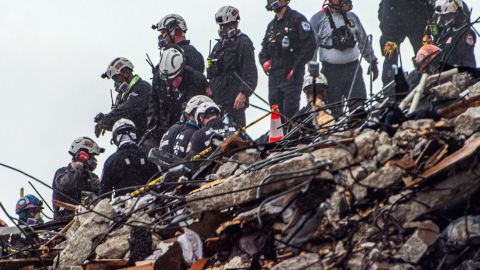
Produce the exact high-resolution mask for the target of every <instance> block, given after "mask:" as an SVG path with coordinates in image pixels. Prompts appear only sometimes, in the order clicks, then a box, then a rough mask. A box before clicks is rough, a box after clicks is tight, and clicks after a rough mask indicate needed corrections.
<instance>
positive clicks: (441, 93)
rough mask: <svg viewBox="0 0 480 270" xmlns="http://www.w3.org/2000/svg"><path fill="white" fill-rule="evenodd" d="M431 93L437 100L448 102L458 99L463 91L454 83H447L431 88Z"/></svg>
mask: <svg viewBox="0 0 480 270" xmlns="http://www.w3.org/2000/svg"><path fill="white" fill-rule="evenodd" d="M429 92H430V93H432V94H433V95H434V96H435V99H436V100H446V99H453V98H457V97H458V95H459V94H460V92H462V90H461V88H459V87H458V86H457V85H456V84H454V83H453V82H446V83H444V84H441V85H437V86H435V87H432V88H430V89H429Z"/></svg>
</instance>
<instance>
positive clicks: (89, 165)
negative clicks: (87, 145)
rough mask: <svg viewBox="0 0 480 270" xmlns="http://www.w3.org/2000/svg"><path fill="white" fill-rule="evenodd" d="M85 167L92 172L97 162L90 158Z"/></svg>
mask: <svg viewBox="0 0 480 270" xmlns="http://www.w3.org/2000/svg"><path fill="white" fill-rule="evenodd" d="M87 167H88V169H89V170H90V171H94V170H95V169H96V168H97V161H96V160H95V159H94V158H91V159H89V160H88V161H87Z"/></svg>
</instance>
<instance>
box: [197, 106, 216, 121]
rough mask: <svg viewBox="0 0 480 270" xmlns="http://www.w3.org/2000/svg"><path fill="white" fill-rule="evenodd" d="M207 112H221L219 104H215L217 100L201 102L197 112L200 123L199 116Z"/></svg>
mask: <svg viewBox="0 0 480 270" xmlns="http://www.w3.org/2000/svg"><path fill="white" fill-rule="evenodd" d="M205 113H220V108H219V107H218V106H217V104H215V102H205V103H202V104H200V106H198V108H197V111H196V112H195V119H196V120H197V122H198V123H200V119H199V118H198V117H199V116H200V115H202V114H205Z"/></svg>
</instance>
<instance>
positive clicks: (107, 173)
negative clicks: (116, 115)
mask: <svg viewBox="0 0 480 270" xmlns="http://www.w3.org/2000/svg"><path fill="white" fill-rule="evenodd" d="M136 131H137V130H136V128H135V124H134V123H133V122H132V121H131V120H128V119H124V118H122V119H120V120H118V121H117V122H116V123H115V124H114V125H113V129H112V143H113V144H115V145H116V146H117V151H116V152H115V153H113V154H112V155H111V156H110V157H108V159H107V161H105V164H104V166H103V173H102V180H101V183H100V194H105V193H108V192H112V191H114V192H115V196H121V195H124V194H127V193H129V192H131V191H133V190H135V189H137V188H138V186H141V185H145V184H146V183H147V182H148V180H149V179H150V178H151V177H153V176H154V175H155V174H156V173H157V172H158V169H157V167H156V166H155V165H154V164H153V163H151V162H150V161H148V159H147V155H146V154H145V152H144V151H143V150H142V149H141V148H140V147H138V146H137V144H136V141H137V135H136Z"/></svg>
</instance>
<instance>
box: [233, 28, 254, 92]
mask: <svg viewBox="0 0 480 270" xmlns="http://www.w3.org/2000/svg"><path fill="white" fill-rule="evenodd" d="M237 56H238V59H237V62H238V63H239V73H238V75H239V76H240V78H242V80H243V81H244V82H245V83H246V84H247V85H245V83H244V82H239V89H238V91H240V92H241V93H243V94H244V95H245V96H246V97H249V96H251V95H252V94H253V92H252V90H253V91H255V88H257V82H258V70H257V65H256V63H255V48H254V47H253V43H252V41H251V40H250V39H249V38H246V37H243V38H242V42H240V44H239V53H238V54H237Z"/></svg>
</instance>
